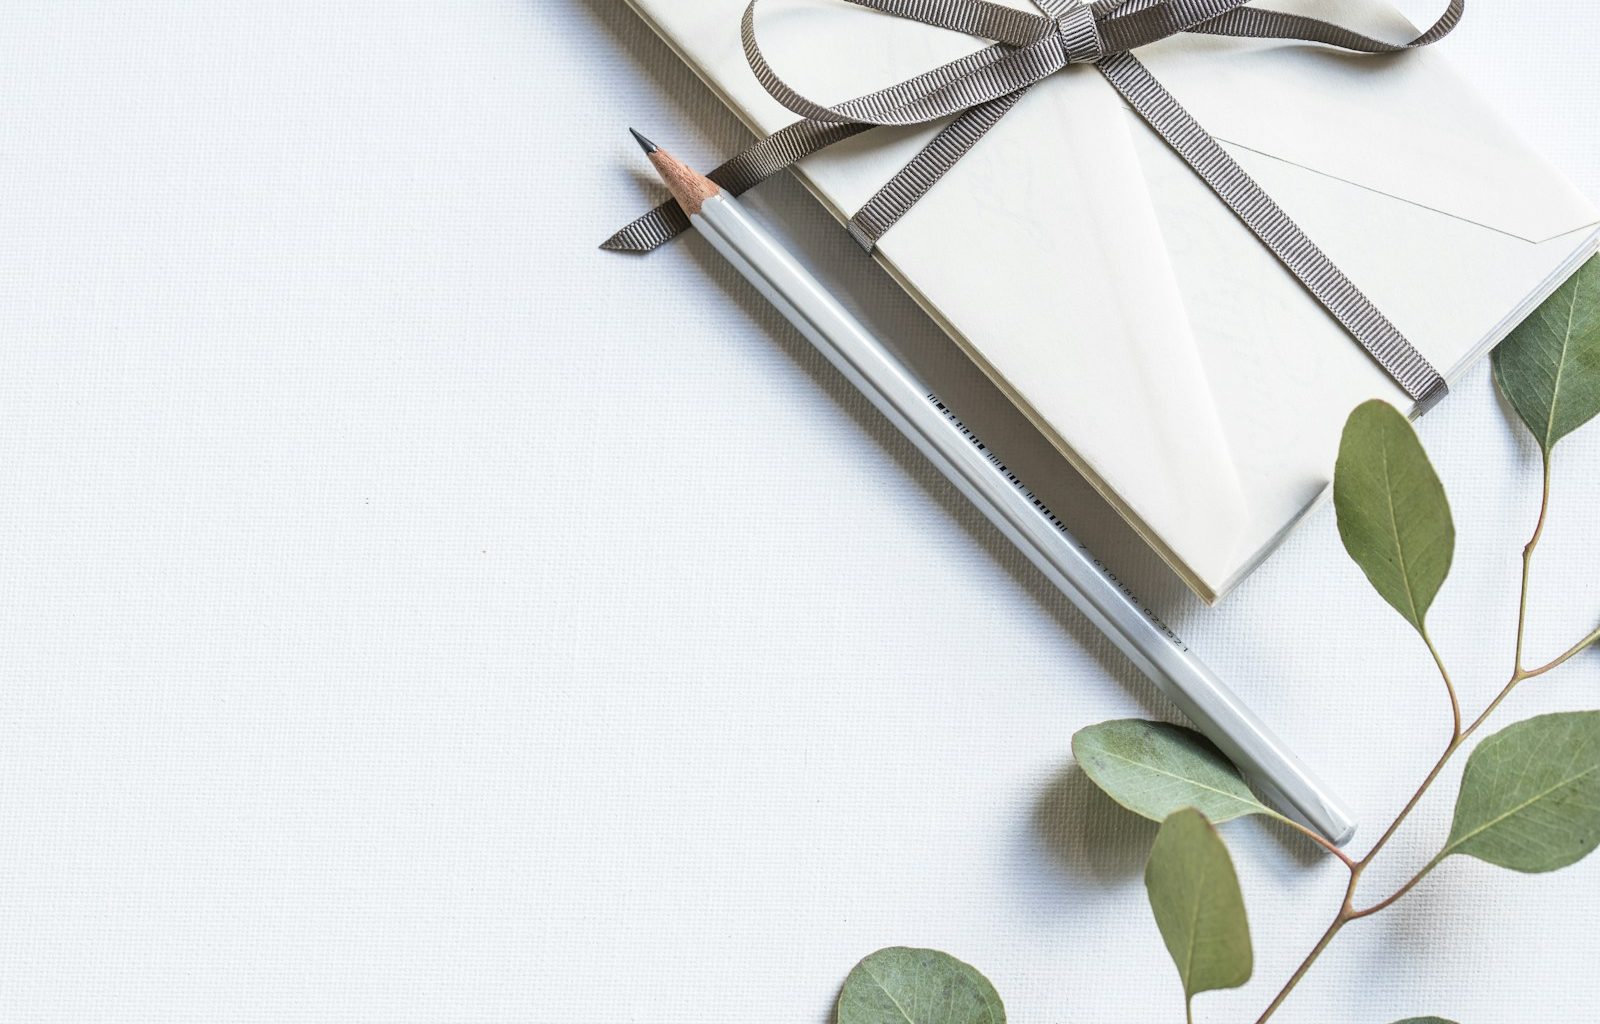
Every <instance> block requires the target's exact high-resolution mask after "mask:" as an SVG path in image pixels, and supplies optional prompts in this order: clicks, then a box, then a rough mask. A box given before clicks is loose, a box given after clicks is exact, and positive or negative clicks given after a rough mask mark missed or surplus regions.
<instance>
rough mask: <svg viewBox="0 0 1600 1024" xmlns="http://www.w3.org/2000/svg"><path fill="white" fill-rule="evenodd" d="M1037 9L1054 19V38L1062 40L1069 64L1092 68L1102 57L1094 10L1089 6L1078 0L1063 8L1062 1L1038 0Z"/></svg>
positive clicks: (1102, 49) (1102, 52)
mask: <svg viewBox="0 0 1600 1024" xmlns="http://www.w3.org/2000/svg"><path fill="white" fill-rule="evenodd" d="M1040 6H1041V7H1042V8H1044V9H1045V10H1046V11H1048V12H1049V13H1050V14H1051V15H1053V16H1054V17H1055V20H1056V35H1057V36H1059V37H1060V39H1061V49H1062V52H1063V53H1064V54H1065V55H1066V60H1067V63H1068V64H1094V63H1096V62H1097V61H1099V60H1100V58H1101V57H1103V56H1105V48H1104V46H1103V44H1102V43H1101V42H1100V29H1099V28H1098V27H1097V26H1096V24H1095V16H1094V9H1093V8H1091V7H1090V6H1089V5H1088V4H1084V3H1079V2H1078V0H1070V2H1068V3H1064V4H1063V3H1061V0H1041V2H1040ZM1057 6H1064V7H1065V8H1066V10H1065V11H1061V12H1058V11H1057V10H1056V9H1055V8H1056V7H1057Z"/></svg>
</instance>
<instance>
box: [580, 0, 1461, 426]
mask: <svg viewBox="0 0 1600 1024" xmlns="http://www.w3.org/2000/svg"><path fill="white" fill-rule="evenodd" d="M844 2H845V3H851V4H855V5H856V6H858V7H866V8H870V9H872V10H876V11H881V12H883V13H885V14H889V15H893V16H895V17H899V18H906V19H908V20H911V21H916V22H921V23H922V24H925V25H932V26H935V27H938V28H946V29H952V30H955V31H958V32H964V33H966V34H968V35H972V36H976V37H980V38H984V39H989V40H991V41H992V42H991V45H989V46H987V47H985V48H983V49H981V50H979V51H977V52H976V53H973V54H969V55H968V56H965V57H962V58H960V59H958V60H953V61H951V62H949V63H948V64H944V65H942V66H940V67H937V68H934V69H933V70H932V71H927V72H924V73H923V74H920V75H917V76H916V77H914V78H911V79H908V80H906V81H904V82H900V83H898V84H896V85H891V86H889V87H888V88H885V89H879V90H878V91H876V92H872V93H869V94H867V95H865V96H861V97H858V98H856V99H853V100H849V101H848V102H845V103H840V104H837V105H834V106H826V105H823V104H821V103H817V102H815V101H813V100H811V99H808V98H807V97H805V96H803V95H801V94H800V93H798V92H796V91H795V90H794V89H792V88H790V87H789V85H788V84H786V83H785V82H784V81H783V79H782V78H781V77H780V76H779V75H778V73H777V72H776V71H775V70H773V68H772V65H771V64H769V63H768V62H767V59H766V57H765V56H764V55H763V54H762V52H761V47H760V45H759V43H758V42H757V39H756V21H755V12H756V7H757V5H758V4H759V3H760V0H751V2H750V5H749V6H748V7H746V8H745V12H744V19H743V22H742V26H741V36H742V39H743V43H744V53H745V59H746V60H747V61H748V62H749V64H750V69H751V70H752V71H753V72H755V75H756V78H757V79H758V80H759V81H760V82H761V85H762V86H763V87H764V88H765V89H766V90H767V92H768V93H770V94H771V95H772V97H773V98H774V99H776V100H777V101H778V102H779V103H781V104H783V105H784V106H785V107H787V108H788V109H789V110H792V111H794V112H795V113H796V114H799V115H800V116H801V118H802V120H800V121H797V122H796V123H794V124H792V125H790V126H789V127H787V128H784V129H783V130H781V131H779V132H777V133H775V134H773V135H770V136H768V137H767V138H765V139H762V140H760V141H759V142H757V143H755V144H754V145H752V146H750V147H749V148H748V149H746V150H745V151H744V152H742V153H740V154H739V155H738V156H735V157H734V158H733V159H732V160H729V161H728V162H727V163H725V164H723V165H722V166H721V167H718V168H717V169H716V170H715V171H712V172H711V174H710V175H709V177H710V178H711V179H712V180H713V181H715V182H716V183H717V184H718V185H720V186H721V187H722V188H724V189H726V190H727V191H729V192H731V193H733V194H735V195H738V194H740V193H742V192H744V191H746V190H748V189H750V188H752V187H753V186H755V185H757V184H760V183H761V182H763V181H765V180H767V179H768V178H770V177H772V176H773V175H774V174H776V173H777V172H778V171H780V170H783V169H784V168H786V167H789V166H790V165H792V164H793V163H795V162H796V161H798V160H800V159H801V158H803V157H806V156H809V155H810V154H812V153H815V152H817V151H819V150H822V149H825V148H827V147H828V146H831V145H833V144H834V143H836V142H839V141H842V140H843V139H846V138H849V137H850V136H852V135H857V134H859V133H861V132H863V131H866V130H868V129H870V128H872V127H875V126H878V125H918V124H927V123H929V122H933V121H939V120H943V119H945V118H953V120H951V121H950V123H949V124H948V125H946V126H945V127H944V128H943V129H942V130H941V131H940V132H939V133H938V134H937V135H936V136H934V138H933V140H932V141H930V142H929V143H928V144H927V145H926V146H924V147H923V148H922V150H921V151H920V152H918V153H917V155H916V156H914V157H913V158H912V159H911V161H910V162H909V163H907V164H906V166H905V167H903V168H902V169H901V170H900V171H899V172H898V173H896V174H895V176H894V177H893V178H891V179H890V180H889V182H888V183H887V184H886V185H884V186H883V188H882V189H880V190H879V191H878V192H877V193H876V194H875V195H874V196H873V197H872V198H871V199H870V200H868V201H867V203H866V205H865V206H863V207H862V208H861V209H860V210H858V211H857V212H856V214H855V215H854V216H853V217H851V218H850V221H849V228H850V234H851V235H852V236H853V237H854V238H855V239H856V241H857V242H859V243H860V244H861V245H862V246H863V247H864V248H866V249H867V250H869V251H870V250H872V249H873V248H875V247H876V245H877V242H878V240H879V239H880V238H882V237H883V235H884V234H885V233H886V232H888V231H889V229H890V228H892V227H893V226H894V225H895V223H896V222H897V221H899V220H900V218H901V217H903V216H905V214H906V213H907V212H908V211H909V210H910V209H911V208H912V207H913V206H915V205H916V203H917V201H918V200H920V199H921V198H922V197H923V196H924V195H926V194H927V193H928V191H929V190H930V189H932V188H933V186H934V185H935V184H937V183H938V181H939V179H940V178H942V177H943V176H944V175H945V173H946V172H948V171H949V170H950V168H951V167H953V166H955V164H956V162H957V161H958V160H960V159H961V158H962V156H964V155H965V154H966V153H967V152H968V151H969V150H970V149H972V147H973V146H975V145H977V143H978V141H979V140H980V139H982V138H983V136H984V134H985V133H987V132H988V131H989V129H991V128H993V127H994V126H995V124H996V123H998V122H999V120H1000V119H1001V118H1002V117H1004V116H1005V114H1006V112H1007V111H1009V110H1010V109H1011V108H1012V107H1013V106H1015V105H1016V102H1017V101H1018V100H1019V99H1021V98H1022V96H1023V94H1024V93H1026V92H1027V91H1028V89H1030V88H1032V87H1033V86H1034V85H1037V84H1038V83H1039V82H1041V81H1043V80H1044V79H1046V78H1049V77H1050V76H1051V75H1054V74H1056V73H1057V72H1059V71H1061V70H1062V69H1063V68H1066V67H1068V66H1069V65H1072V64H1093V65H1094V66H1095V68H1096V70H1098V71H1099V72H1100V74H1101V75H1103V76H1104V77H1105V78H1106V80H1107V81H1108V82H1110V83H1111V86H1112V87H1113V88H1114V89H1116V90H1117V92H1118V93H1120V94H1121V95H1122V98H1123V99H1124V100H1125V101H1127V103H1128V105H1129V106H1131V107H1132V108H1133V109H1134V111H1135V112H1136V113H1138V114H1139V116H1140V117H1142V118H1143V119H1144V120H1145V122H1146V123H1148V124H1149V125H1150V127H1151V128H1153V129H1155V131H1156V133H1157V134H1158V135H1160V136H1161V138H1162V139H1164V140H1165V141H1166V143H1167V144H1168V145H1169V146H1171V147H1172V149H1173V150H1174V151H1175V152H1176V153H1177V154H1178V155H1179V156H1180V157H1182V158H1183V160H1184V162H1185V163H1187V164H1188V165H1189V167H1190V168H1191V169H1193V170H1194V172H1195V173H1196V174H1198V175H1199V176H1200V177H1201V179H1202V180H1204V181H1205V183H1206V184H1207V185H1208V186H1209V187H1210V188H1211V190H1212V191H1213V192H1215V193H1216V194H1217V196H1218V197H1219V198H1220V199H1221V200H1222V201H1223V202H1224V203H1226V204H1227V205H1228V208H1229V209H1231V210H1232V211H1233V212H1234V214H1235V215H1237V216H1238V217H1239V219H1240V220H1242V221H1243V222H1244V223H1245V225H1246V226H1247V227H1249V228H1250V230H1251V231H1252V232H1253V233H1254V234H1255V235H1256V237H1257V238H1259V239H1260V240H1261V242H1262V244H1264V245H1266V246H1267V248H1268V249H1270V250H1271V251H1272V253H1273V255H1275V256H1276V257H1277V258H1278V259H1279V261H1280V262H1282V263H1283V265H1284V266H1285V267H1287V268H1288V270H1289V271H1290V272H1291V273H1292V274H1294V276H1295V277H1296V278H1297V279H1298V280H1299V281H1300V283H1301V284H1303V285H1304V286H1305V287H1306V289H1307V290H1308V291H1310V292H1311V294H1312V295H1313V296H1315V297H1316V299H1317V301H1318V302H1320V303H1321V304H1322V306H1323V307H1324V308H1325V309H1327V311H1328V312H1329V313H1330V314H1332V315H1333V317H1334V318H1335V319H1336V320H1338V321H1339V323H1340V324H1341V325H1342V326H1343V327H1344V328H1345V330H1346V331H1348V332H1349V333H1350V335H1351V336H1352V337H1353V338H1355V340H1356V341H1357V342H1358V343H1359V344H1360V345H1361V347H1362V348H1364V349H1365V350H1366V351H1367V352H1368V353H1369V354H1370V355H1371V356H1372V357H1373V358H1374V359H1375V360H1377V362H1378V364H1379V365H1380V366H1382V367H1383V369H1384V370H1385V371H1386V372H1387V373H1388V374H1389V376H1390V377H1392V378H1393V379H1394V381H1395V383H1396V384H1398V385H1399V386H1400V387H1401V389H1402V390H1404V391H1405V392H1406V394H1407V395H1409V396H1410V397H1411V399H1412V400H1413V401H1415V402H1416V403H1417V404H1418V406H1419V407H1420V408H1422V409H1425V408H1427V407H1429V406H1431V405H1432V404H1433V403H1434V402H1436V401H1438V400H1439V399H1440V398H1441V397H1443V396H1444V393H1445V391H1446V390H1447V389H1446V386H1445V382H1444V378H1443V377H1442V376H1441V375H1440V374H1439V372H1438V371H1437V370H1435V369H1434V368H1433V366H1432V365H1431V364H1430V363H1429V362H1428V361H1427V359H1426V358H1424V357H1423V355H1422V354H1421V353H1420V352H1418V351H1417V350H1416V348H1415V347H1413V346H1412V345H1411V343H1410V342H1409V341H1407V340H1406V339H1405V337H1404V336H1403V335H1402V334H1401V333H1400V331H1399V330H1398V329H1397V328H1396V327H1395V326H1394V325H1393V324H1392V323H1390V322H1389V320H1388V318H1387V317H1385V316H1384V315H1383V313H1381V312H1380V311H1379V310H1378V309H1377V307H1375V306H1374V305H1373V304H1372V302H1371V301H1370V300H1369V299H1368V298H1367V297H1366V296H1365V295H1364V294H1362V292H1361V290H1360V289H1359V288H1357V287H1356V286H1355V284H1354V283H1353V282H1351V280H1350V279H1349V278H1347V277H1346V276H1345V275H1344V273H1343V272H1342V271H1340V270H1339V268H1338V267H1336V266H1334V264H1333V262H1332V261H1331V260H1329V259H1328V257H1327V256H1326V255H1324V254H1323V252H1322V250H1320V249H1318V248H1317V246H1316V244H1315V243H1313V242H1312V241H1311V239H1309V238H1307V237H1306V235H1305V233H1304V232H1302V231H1301V230H1300V228H1299V227H1298V226H1296V224H1295V223H1294V221H1292V220H1290V218H1289V216H1288V214H1286V213H1284V212H1283V210H1282V209H1281V208H1280V207H1279V206H1278V205H1277V204H1276V203H1275V202H1273V201H1272V198H1271V197H1270V196H1268V195H1267V194H1266V192H1264V191H1263V190H1262V189H1261V187H1260V186H1259V185H1257V184H1256V183H1255V181H1254V180H1252V179H1251V178H1250V176H1249V175H1248V174H1246V173H1245V171H1244V168H1242V167H1240V166H1239V165H1238V163H1237V162H1235V161H1234V159H1233V158H1232V157H1231V156H1229V155H1228V153H1227V151H1226V150H1224V149H1223V148H1222V147H1221V146H1220V145H1219V144H1218V143H1217V141H1216V140H1215V139H1213V138H1212V137H1211V135H1210V134H1209V133H1208V132H1206V130H1205V129H1204V128H1202V127H1201V126H1200V125H1199V123H1198V122H1196V121H1195V120H1194V118H1192V117H1190V116H1189V114H1188V112H1187V111H1185V110H1184V109H1183V107H1182V106H1180V105H1179V103H1178V101H1177V100H1176V99H1174V98H1173V96H1172V94H1171V93H1169V92H1167V90H1166V89H1165V88H1164V87H1163V86H1162V85H1161V83H1160V82H1158V81H1157V80H1156V78H1155V76H1154V75H1152V74H1151V73H1150V70H1149V69H1148V68H1146V67H1145V66H1144V65H1143V64H1141V63H1140V62H1139V60H1138V59H1137V58H1135V57H1134V56H1133V55H1132V53H1131V52H1130V51H1131V50H1134V49H1136V48H1137V47H1140V46H1144V45H1146V44H1148V43H1153V42H1156V41H1158V40H1161V39H1165V38H1167V37H1169V36H1173V35H1177V34H1179V33H1182V32H1194V33H1200V34H1205V35H1218V36H1234V37H1244V38H1255V39H1289V40H1299V41H1302V42H1311V43H1322V44H1325V45H1328V46H1334V47H1338V48H1340V49H1344V50H1351V51H1355V52H1357V53H1396V52H1399V51H1402V50H1410V49H1414V48H1416V47H1420V46H1427V45H1429V44H1430V43H1434V42H1437V41H1438V40H1440V39H1442V38H1444V36H1446V35H1447V34H1449V32H1450V30H1451V29H1453V28H1455V26H1456V23H1457V22H1459V21H1460V20H1461V15H1462V12H1463V11H1464V9H1465V0H1450V5H1449V7H1448V8H1447V9H1446V10H1445V12H1444V14H1443V15H1441V16H1440V18H1439V20H1438V21H1437V22H1435V23H1434V24H1433V25H1432V26H1431V27H1430V28H1429V29H1428V30H1427V31H1425V32H1423V33H1422V34H1421V35H1419V36H1417V37H1416V38H1415V39H1412V40H1410V41H1409V42H1404V43H1386V42H1383V41H1381V40H1378V39H1373V38H1371V37H1370V36H1365V35H1362V34H1361V33H1358V32H1354V31H1352V30H1350V29H1347V28H1344V27H1342V26H1339V25H1335V24H1333V23H1331V22H1327V21H1323V20H1321V19H1319V18H1310V17H1305V16H1302V15H1296V14H1286V13H1283V12H1281V11H1267V10H1260V9H1258V8H1252V7H1246V6H1245V3H1246V2H1247V0H1096V2H1094V3H1092V4H1084V3H1081V2H1079V0H1033V3H1034V4H1035V6H1036V7H1038V8H1039V9H1040V10H1041V11H1042V12H1044V13H1042V14H1034V13H1032V12H1029V11H1023V10H1018V9H1015V8H1011V7H1005V6H1002V5H1000V4H996V3H990V2H988V0H844ZM688 227H689V221H688V218H687V217H686V216H684V214H683V211H682V210H680V209H678V207H677V204H676V203H673V202H667V203H664V204H662V205H661V206H658V207H656V208H655V209H654V210H652V211H650V212H649V213H647V214H645V215H644V216H643V217H640V218H639V219H638V220H635V221H634V222H633V223H631V224H629V225H628V226H627V227H625V228H623V229H622V230H621V231H618V232H617V233H616V234H615V235H613V236H612V237H611V238H609V239H607V240H606V242H605V243H604V244H603V245H602V246H601V248H604V249H612V250H618V251H625V252H648V251H650V250H652V249H655V248H657V247H658V246H660V245H662V244H664V243H665V242H667V241H668V240H670V239H672V238H674V237H675V236H677V235H678V234H680V233H681V232H683V231H684V230H685V229H687V228H688Z"/></svg>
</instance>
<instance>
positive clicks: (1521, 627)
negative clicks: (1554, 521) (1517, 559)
mask: <svg viewBox="0 0 1600 1024" xmlns="http://www.w3.org/2000/svg"><path fill="white" fill-rule="evenodd" d="M1543 468H1544V487H1543V491H1542V492H1541V494H1540V497H1539V521H1538V522H1537V523H1535V524H1534V527H1533V536H1532V537H1529V538H1528V543H1527V544H1525V545H1524V546H1523V548H1522V598H1521V600H1520V601H1519V602H1518V604H1517V654H1516V660H1515V662H1514V663H1513V664H1512V669H1513V670H1514V672H1515V673H1516V674H1520V673H1521V672H1522V645H1523V642H1524V641H1525V640H1526V639H1527V634H1528V580H1529V578H1530V577H1531V576H1532V571H1531V570H1532V569H1533V550H1534V548H1537V547H1538V546H1539V538H1540V537H1543V536H1544V520H1545V516H1547V515H1548V514H1549V513H1550V449H1549V448H1546V449H1544V458H1543Z"/></svg>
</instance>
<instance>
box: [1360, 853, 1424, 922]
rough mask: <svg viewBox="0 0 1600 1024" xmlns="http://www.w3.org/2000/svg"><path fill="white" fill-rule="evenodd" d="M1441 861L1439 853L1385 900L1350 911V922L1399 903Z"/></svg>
mask: <svg viewBox="0 0 1600 1024" xmlns="http://www.w3.org/2000/svg"><path fill="white" fill-rule="evenodd" d="M1442 860H1444V854H1443V853H1442V852H1441V853H1440V854H1439V856H1437V857H1435V858H1433V859H1432V860H1430V861H1428V863H1427V864H1424V865H1423V867H1422V870H1421V871H1418V872H1417V873H1416V874H1414V875H1412V876H1411V880H1410V881H1409V882H1407V883H1406V884H1405V885H1402V886H1401V887H1400V888H1398V889H1396V890H1395V891H1394V893H1393V895H1391V896H1389V897H1388V898H1387V899H1381V900H1379V901H1378V902H1376V903H1374V904H1373V905H1372V906H1370V907H1368V908H1366V909H1365V910H1354V911H1351V912H1350V920H1352V921H1355V920H1359V919H1360V918H1363V917H1371V916H1372V915H1373V914H1376V913H1377V912H1378V911H1380V910H1387V909H1388V908H1389V907H1392V906H1394V905H1395V904H1396V903H1399V902H1400V900H1401V898H1402V897H1404V896H1405V894H1406V893H1408V892H1410V891H1411V890H1412V889H1415V888H1416V887H1417V883H1418V882H1420V881H1422V880H1423V879H1424V878H1427V877H1428V875H1429V874H1430V873H1431V872H1432V871H1433V869H1434V868H1436V867H1438V866H1439V862H1440V861H1442Z"/></svg>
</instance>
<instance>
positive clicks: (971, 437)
mask: <svg viewBox="0 0 1600 1024" xmlns="http://www.w3.org/2000/svg"><path fill="white" fill-rule="evenodd" d="M928 401H930V402H932V403H933V407H934V408H935V409H938V410H939V412H940V414H941V415H943V416H944V418H945V419H947V420H949V421H950V425H951V426H953V427H955V428H956V430H958V431H960V432H961V436H962V437H964V438H966V439H967V442H968V443H969V444H971V445H972V447H973V448H975V449H977V450H978V451H980V452H982V453H983V457H984V458H986V459H988V460H989V462H990V463H991V464H992V465H993V466H994V468H995V469H997V470H999V471H1000V472H1001V474H1002V475H1004V476H1005V478H1006V479H1007V480H1009V481H1010V482H1011V486H1012V487H1015V488H1016V489H1017V491H1018V493H1020V494H1021V495H1022V496H1023V497H1025V498H1027V499H1028V502H1029V504H1031V505H1032V506H1033V507H1034V508H1035V509H1037V510H1038V512H1039V514H1040V515H1042V516H1044V518H1045V521H1046V522H1048V523H1049V524H1050V525H1051V526H1054V527H1055V528H1056V529H1057V530H1059V531H1060V532H1061V533H1062V534H1064V535H1065V536H1066V537H1067V538H1068V539H1069V540H1071V541H1072V542H1073V543H1074V544H1076V545H1077V546H1078V550H1079V551H1081V552H1083V554H1084V556H1085V557H1087V558H1088V559H1089V561H1090V562H1092V563H1094V567H1095V568H1096V569H1098V570H1099V571H1100V575H1101V576H1104V577H1105V578H1106V580H1107V581H1108V582H1110V583H1111V585H1112V586H1114V587H1116V588H1117V589H1118V590H1120V591H1122V593H1123V596H1125V597H1127V599H1128V600H1129V601H1132V602H1133V603H1134V604H1135V605H1137V606H1138V608H1139V610H1140V611H1141V612H1143V613H1144V617H1145V618H1147V619H1149V620H1150V622H1151V623H1152V624H1153V625H1154V626H1155V627H1156V628H1157V629H1159V630H1161V632H1162V633H1164V634H1165V635H1166V638H1167V639H1168V640H1170V641H1171V642H1172V643H1173V644H1174V645H1175V646H1176V647H1178V648H1179V649H1180V650H1183V651H1188V650H1189V645H1188V644H1186V643H1184V642H1183V639H1182V638H1181V637H1179V636H1178V634H1177V633H1174V632H1173V631H1172V627H1170V626H1168V625H1167V624H1166V623H1165V622H1164V621H1162V619H1161V616H1159V615H1157V614H1156V613H1155V610H1154V609H1152V608H1151V607H1150V606H1149V605H1147V604H1145V603H1144V602H1143V601H1141V600H1139V598H1138V596H1137V595H1135V594H1134V592H1133V590H1132V589H1130V588H1129V587H1128V585H1127V584H1126V583H1123V582H1122V580H1121V579H1120V578H1119V577H1118V576H1117V574H1116V573H1114V572H1112V571H1111V568H1110V567H1109V566H1107V565H1106V564H1105V563H1104V562H1102V561H1100V559H1098V558H1096V557H1095V556H1094V552H1092V551H1090V550H1089V549H1088V547H1087V546H1085V545H1084V543H1083V542H1082V541H1080V540H1078V538H1076V537H1074V536H1072V533H1071V531H1069V530H1068V529H1067V524H1066V523H1064V522H1062V521H1061V517H1059V516H1057V515H1056V514H1055V513H1054V512H1052V511H1050V506H1049V505H1046V504H1045V503H1044V502H1043V501H1042V500H1041V499H1040V498H1039V496H1038V495H1037V494H1035V493H1033V491H1032V489H1030V488H1029V487H1028V485H1027V484H1025V483H1023V482H1022V481H1021V480H1020V479H1019V478H1018V477H1017V474H1015V473H1013V472H1011V469H1010V468H1009V467H1008V466H1006V464H1005V463H1004V462H1001V461H1000V456H998V455H996V454H995V453H994V451H993V449H991V448H990V447H989V446H988V445H986V444H984V443H983V440H982V439H981V438H979V437H978V435H977V434H975V433H973V432H972V428H971V427H969V426H967V425H966V424H965V423H963V422H962V421H961V418H960V417H958V416H957V415H956V414H955V413H954V412H953V411H952V410H951V409H950V407H949V406H947V405H945V404H944V403H943V402H941V401H939V396H938V395H935V394H929V395H928Z"/></svg>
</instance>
